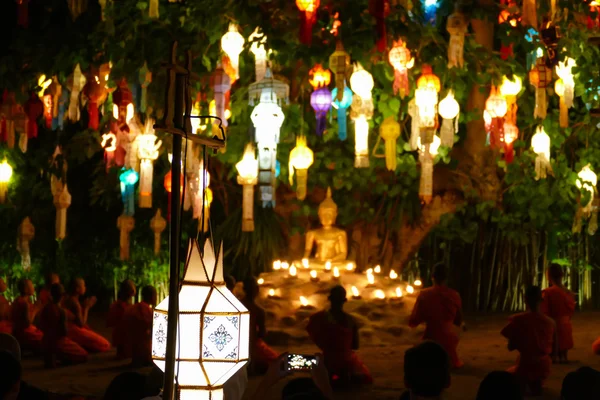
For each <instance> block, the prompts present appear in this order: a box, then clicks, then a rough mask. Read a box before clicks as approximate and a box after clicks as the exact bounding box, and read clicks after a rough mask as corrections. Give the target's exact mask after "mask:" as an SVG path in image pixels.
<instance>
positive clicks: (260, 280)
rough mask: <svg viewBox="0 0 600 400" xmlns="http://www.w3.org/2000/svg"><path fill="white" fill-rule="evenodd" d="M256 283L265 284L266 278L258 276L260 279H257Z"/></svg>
mask: <svg viewBox="0 0 600 400" xmlns="http://www.w3.org/2000/svg"><path fill="white" fill-rule="evenodd" d="M256 283H258V284H259V285H264V283H265V280H264V279H263V278H258V279H257V280H256Z"/></svg>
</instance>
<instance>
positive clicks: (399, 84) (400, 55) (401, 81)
mask: <svg viewBox="0 0 600 400" xmlns="http://www.w3.org/2000/svg"><path fill="white" fill-rule="evenodd" d="M388 60H389V61H390V64H392V67H394V94H398V92H400V97H401V98H404V97H405V96H407V95H408V93H409V92H410V88H409V87H408V70H409V69H411V68H412V67H413V66H414V65H415V59H414V58H413V56H412V55H411V54H410V50H409V49H407V48H406V42H404V41H402V39H400V40H397V41H394V47H392V49H391V50H390V53H389V54H388Z"/></svg>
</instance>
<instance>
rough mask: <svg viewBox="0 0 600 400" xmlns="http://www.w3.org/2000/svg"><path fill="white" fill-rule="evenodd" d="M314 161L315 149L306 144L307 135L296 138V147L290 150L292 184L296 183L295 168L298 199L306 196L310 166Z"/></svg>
mask: <svg viewBox="0 0 600 400" xmlns="http://www.w3.org/2000/svg"><path fill="white" fill-rule="evenodd" d="M313 161H314V156H313V151H312V150H311V149H310V148H309V147H308V146H307V145H306V137H304V136H298V137H297V138H296V147H294V148H293V149H292V151H291V152H290V165H289V173H290V185H293V184H294V170H296V197H297V198H298V200H304V199H305V198H306V186H307V182H308V168H310V166H311V165H312V163H313Z"/></svg>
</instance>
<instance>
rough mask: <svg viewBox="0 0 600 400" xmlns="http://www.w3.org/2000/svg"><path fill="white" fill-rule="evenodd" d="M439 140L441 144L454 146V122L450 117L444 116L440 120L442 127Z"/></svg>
mask: <svg viewBox="0 0 600 400" xmlns="http://www.w3.org/2000/svg"><path fill="white" fill-rule="evenodd" d="M457 119H458V118H457ZM440 140H441V145H442V146H446V147H452V146H454V123H453V122H452V120H451V119H445V118H444V119H443V120H442V127H441V128H440Z"/></svg>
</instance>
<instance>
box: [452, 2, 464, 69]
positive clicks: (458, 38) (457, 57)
mask: <svg viewBox="0 0 600 400" xmlns="http://www.w3.org/2000/svg"><path fill="white" fill-rule="evenodd" d="M468 28H469V20H468V19H467V17H466V16H465V15H464V14H463V13H461V12H460V11H459V7H458V3H457V5H456V7H455V11H454V13H453V14H451V15H450V16H449V17H448V22H447V23H446V30H447V31H448V33H449V34H450V43H449V45H448V68H454V67H459V68H462V67H463V65H464V64H465V59H464V48H465V34H466V33H467V30H468Z"/></svg>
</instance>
